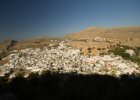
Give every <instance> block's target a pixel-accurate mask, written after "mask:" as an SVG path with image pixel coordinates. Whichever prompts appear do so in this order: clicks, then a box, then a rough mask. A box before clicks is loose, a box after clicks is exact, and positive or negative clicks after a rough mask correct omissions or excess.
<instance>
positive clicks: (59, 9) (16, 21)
mask: <svg viewBox="0 0 140 100" xmlns="http://www.w3.org/2000/svg"><path fill="white" fill-rule="evenodd" d="M137 25H139V26H140V0H0V40H3V39H6V38H13V39H25V38H30V37H40V36H62V35H64V34H67V33H71V32H77V31H80V30H82V29H85V28H87V27H89V26H99V27H112V26H137Z"/></svg>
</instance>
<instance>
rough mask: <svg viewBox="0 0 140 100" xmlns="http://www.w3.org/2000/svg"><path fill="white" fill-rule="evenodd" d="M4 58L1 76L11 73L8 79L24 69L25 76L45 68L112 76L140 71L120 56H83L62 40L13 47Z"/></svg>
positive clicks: (0, 66) (40, 71) (137, 66)
mask: <svg viewBox="0 0 140 100" xmlns="http://www.w3.org/2000/svg"><path fill="white" fill-rule="evenodd" d="M127 52H128V51H127ZM3 59H8V62H7V63H5V64H3V65H0V70H1V71H0V76H4V75H5V74H10V76H9V78H13V77H15V76H16V75H17V74H18V73H19V72H24V77H27V76H28V75H29V74H30V73H32V72H35V73H39V74H41V73H42V71H44V70H51V71H58V72H60V73H69V72H75V73H77V74H94V73H96V74H108V75H115V76H120V75H122V74H139V73H140V68H139V65H137V64H136V63H133V62H131V61H127V60H124V59H123V58H121V57H120V56H115V55H113V54H112V55H103V56H85V55H81V54H80V50H78V49H73V48H72V47H68V46H66V45H65V43H60V44H59V45H58V47H56V48H54V47H53V46H52V47H51V48H48V47H44V48H43V49H40V48H36V49H35V48H34V49H31V48H26V49H23V50H20V51H16V50H15V51H14V52H13V53H11V54H10V55H8V56H7V57H5V58H3Z"/></svg>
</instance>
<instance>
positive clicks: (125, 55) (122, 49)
mask: <svg viewBox="0 0 140 100" xmlns="http://www.w3.org/2000/svg"><path fill="white" fill-rule="evenodd" d="M128 49H131V50H133V51H134V52H135V55H133V56H130V54H128V53H125V51H126V50H128ZM109 52H110V53H113V54H115V55H119V56H121V57H123V58H124V59H126V60H131V61H132V62H135V63H138V64H140V57H139V48H132V47H129V46H125V45H119V44H118V45H117V46H116V47H114V48H113V49H111V50H110V51H109Z"/></svg>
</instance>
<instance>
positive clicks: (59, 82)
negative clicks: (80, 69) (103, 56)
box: [0, 72, 140, 100]
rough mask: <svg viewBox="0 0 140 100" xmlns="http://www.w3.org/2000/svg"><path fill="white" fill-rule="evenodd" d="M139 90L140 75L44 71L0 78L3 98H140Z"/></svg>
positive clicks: (67, 99) (55, 99)
mask: <svg viewBox="0 0 140 100" xmlns="http://www.w3.org/2000/svg"><path fill="white" fill-rule="evenodd" d="M139 93H140V77H135V76H128V75H122V76H120V77H119V78H116V77H113V76H109V75H97V74H94V75H78V74H74V73H69V74H59V73H52V72H44V73H43V74H42V75H41V76H39V75H37V74H30V76H29V77H28V78H23V77H22V76H17V77H16V78H14V79H12V80H10V81H7V79H6V77H5V78H1V79H0V94H1V95H0V100H27V99H29V100H62V99H64V100H120V99H123V100H126V99H133V100H134V99H137V100H138V99H139V98H140V96H139ZM7 95H8V96H7ZM8 97H9V98H10V99H3V98H8ZM11 98H12V99H11Z"/></svg>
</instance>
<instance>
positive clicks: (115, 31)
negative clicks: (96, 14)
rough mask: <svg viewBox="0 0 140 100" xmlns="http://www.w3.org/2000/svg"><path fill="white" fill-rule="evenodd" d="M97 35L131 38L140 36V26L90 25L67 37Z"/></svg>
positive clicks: (76, 37)
mask: <svg viewBox="0 0 140 100" xmlns="http://www.w3.org/2000/svg"><path fill="white" fill-rule="evenodd" d="M97 36H100V37H104V38H113V39H129V38H140V26H137V27H114V28H98V27H90V28H87V29H85V30H82V31H80V32H78V33H70V34H67V35H66V36H65V37H66V38H72V39H78V38H87V39H89V38H90V39H93V38H95V37H97Z"/></svg>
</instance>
